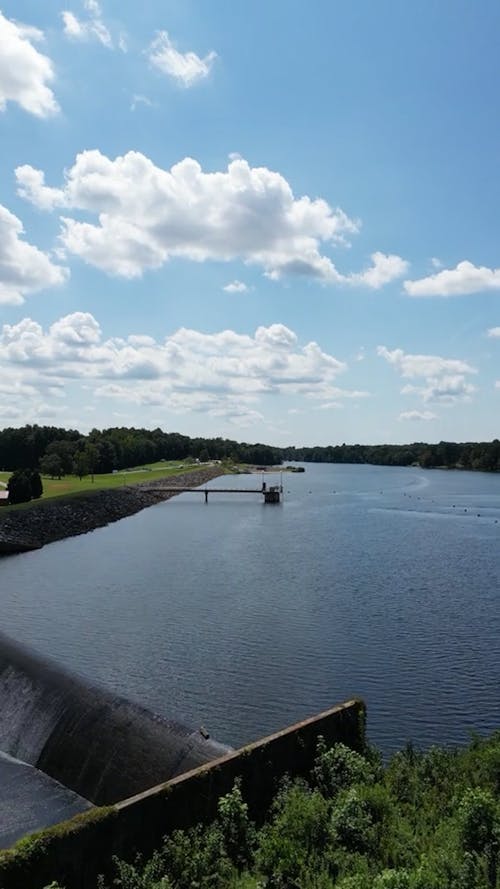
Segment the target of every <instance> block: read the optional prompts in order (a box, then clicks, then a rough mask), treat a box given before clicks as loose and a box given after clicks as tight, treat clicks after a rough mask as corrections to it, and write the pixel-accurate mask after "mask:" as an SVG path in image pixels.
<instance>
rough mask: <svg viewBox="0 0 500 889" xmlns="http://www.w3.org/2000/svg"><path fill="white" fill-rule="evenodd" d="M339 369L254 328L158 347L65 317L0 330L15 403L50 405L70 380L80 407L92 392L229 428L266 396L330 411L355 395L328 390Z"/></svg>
mask: <svg viewBox="0 0 500 889" xmlns="http://www.w3.org/2000/svg"><path fill="white" fill-rule="evenodd" d="M345 370H346V366H345V364H343V362H341V361H339V360H338V359H337V358H335V357H334V356H333V355H330V354H328V353H326V352H324V351H323V350H322V349H321V348H320V346H319V345H318V344H317V343H315V342H309V343H306V344H305V345H300V344H299V342H298V338H297V335H296V334H295V333H294V331H292V330H290V329H289V328H288V327H286V326H285V325H283V324H271V325H269V326H268V327H264V326H261V327H258V328H257V330H256V331H255V333H254V334H253V335H248V334H240V333H237V332H235V331H233V330H222V331H220V332H217V333H213V334H207V333H201V332H200V331H197V330H191V329H187V328H180V329H179V330H177V331H175V332H174V333H172V334H170V335H168V336H166V337H165V338H164V339H162V340H157V339H154V338H153V337H151V336H149V335H148V336H146V335H140V334H131V335H130V336H128V337H126V338H120V337H115V338H110V339H105V338H104V337H103V335H102V331H101V328H100V325H99V323H98V321H97V320H96V319H95V318H94V317H93V315H91V314H90V313H88V312H74V313H73V314H70V315H67V316H65V317H63V318H60V319H59V320H58V321H56V322H55V323H54V324H52V325H51V326H50V327H49V328H48V329H47V330H44V329H43V327H42V326H41V324H39V323H38V322H37V321H34V320H32V319H30V318H24V319H23V320H22V321H20V322H18V323H17V324H12V325H9V324H5V325H4V326H3V329H2V331H1V334H0V380H2V381H3V382H6V384H7V391H8V392H15V391H17V393H18V396H19V392H20V391H21V389H20V387H22V388H23V390H24V394H25V396H26V398H27V399H28V400H29V398H30V397H31V398H34V397H35V396H36V395H37V393H42V394H43V396H44V400H45V401H50V399H52V398H59V397H60V396H61V394H64V389H65V385H66V382H67V381H69V380H71V381H73V384H74V385H78V384H80V385H81V392H82V401H83V402H84V403H85V400H86V397H85V391H86V392H87V399H88V398H89V397H92V396H91V395H89V392H90V391H91V389H94V391H95V394H96V395H97V396H98V397H105V398H107V399H112V400H115V401H118V402H120V403H123V402H128V403H129V404H131V405H143V406H146V407H147V406H157V407H161V408H164V409H166V410H169V411H173V412H185V411H197V412H206V413H209V414H210V415H211V416H214V417H225V418H226V419H229V421H230V422H235V423H238V424H239V423H242V422H247V421H249V420H252V421H255V420H256V419H257V417H258V416H261V407H262V406H263V404H264V402H265V400H266V399H267V398H269V397H274V396H276V395H290V396H294V397H296V398H299V397H301V398H304V399H313V400H315V401H317V400H320V401H322V402H323V403H324V402H328V401H329V402H330V406H331V404H332V399H335V401H337V400H338V399H343V398H356V397H361V396H362V395H363V394H364V393H359V392H354V391H350V390H344V389H341V388H339V387H338V386H337V384H336V380H337V377H338V376H339V375H340V374H341V373H343V372H344V371H345ZM16 387H17V388H16ZM85 387H86V389H85ZM89 387H90V388H89ZM1 394H3V393H2V391H1V389H0V395H1Z"/></svg>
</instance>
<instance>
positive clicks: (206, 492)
mask: <svg viewBox="0 0 500 889" xmlns="http://www.w3.org/2000/svg"><path fill="white" fill-rule="evenodd" d="M205 503H208V491H207V490H206V489H205Z"/></svg>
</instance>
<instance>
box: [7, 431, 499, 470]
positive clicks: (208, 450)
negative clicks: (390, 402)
mask: <svg viewBox="0 0 500 889" xmlns="http://www.w3.org/2000/svg"><path fill="white" fill-rule="evenodd" d="M189 458H191V459H192V460H200V461H201V462H206V461H208V460H222V461H226V460H227V461H231V462H235V463H250V464H254V465H257V466H260V465H263V466H270V465H278V464H281V463H283V462H290V461H299V462H305V461H307V462H313V463H370V464H376V465H383V466H412V465H416V466H421V467H423V468H435V467H446V468H450V469H451V468H458V469H477V470H483V471H493V472H495V471H500V441H499V440H498V439H494V440H493V441H492V442H463V443H456V442H446V441H441V442H439V443H438V444H428V443H425V442H414V443H412V444H405V445H393V444H383V445H361V444H353V445H350V444H342V445H329V446H326V447H312V448H311V447H286V448H278V447H272V446H270V445H266V444H260V443H257V444H249V443H248V442H237V441H233V440H232V439H226V438H201V437H199V438H190V437H189V436H187V435H181V434H179V433H178V432H164V431H163V430H162V429H159V428H157V429H153V430H149V429H136V428H126V427H112V428H109V429H102V430H99V429H92V431H91V432H89V434H88V435H82V434H81V433H80V432H78V431H77V430H76V429H63V428H59V427H55V426H37V425H27V426H24V427H22V428H12V427H11V428H6V429H3V430H0V469H2V470H5V471H13V470H16V469H26V470H32V469H36V470H39V471H41V472H42V474H44V475H51V476H60V475H65V474H70V473H71V474H75V475H79V476H80V477H82V476H84V475H89V474H91V473H105V472H112V471H113V470H114V469H116V470H120V469H127V468H129V467H132V466H140V465H143V464H146V463H154V462H156V461H159V460H187V459H189Z"/></svg>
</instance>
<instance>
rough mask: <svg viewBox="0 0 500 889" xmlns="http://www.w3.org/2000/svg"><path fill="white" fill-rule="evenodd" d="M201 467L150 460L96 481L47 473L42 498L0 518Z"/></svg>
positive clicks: (2, 475) (1, 476) (2, 476)
mask: <svg viewBox="0 0 500 889" xmlns="http://www.w3.org/2000/svg"><path fill="white" fill-rule="evenodd" d="M200 468H203V465H200V464H199V463H182V462H179V460H174V461H171V462H166V461H161V462H159V463H147V464H144V465H143V466H136V467H133V468H132V469H127V470H121V471H120V472H113V473H107V474H103V475H94V480H93V481H92V477H91V476H90V475H87V476H84V478H82V479H80V478H78V476H76V475H65V476H63V478H60V479H58V478H50V477H48V476H45V475H44V476H42V483H43V495H42V497H41V498H40V500H32V501H30V503H20V504H17V505H15V506H4V507H2V509H1V510H0V518H1V516H2V515H6V514H8V513H9V512H11V511H13V510H18V509H29V508H30V507H31V506H33V505H34V504H39V503H40V502H43V501H45V500H52V499H53V498H54V497H65V496H66V497H67V496H73V495H75V494H76V495H77V494H81V493H84V492H89V491H99V490H103V489H105V490H107V489H116V488H122V487H123V486H124V485H137V484H141V483H143V482H154V481H160V480H161V479H164V478H172V477H174V476H177V475H181V474H182V473H184V472H194V471H195V470H199V469H200ZM220 471H221V475H222V474H223V473H224V472H225V471H226V470H225V469H224V467H222V466H221V467H220ZM10 476H11V473H10V472H0V482H3V483H4V484H7V482H8V480H9V478H10Z"/></svg>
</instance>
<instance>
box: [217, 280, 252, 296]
mask: <svg viewBox="0 0 500 889" xmlns="http://www.w3.org/2000/svg"><path fill="white" fill-rule="evenodd" d="M222 289H223V290H225V291H226V293H247V291H248V287H247V285H246V284H244V283H243V281H231V283H230V284H226V286H225V287H223V288H222Z"/></svg>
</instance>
